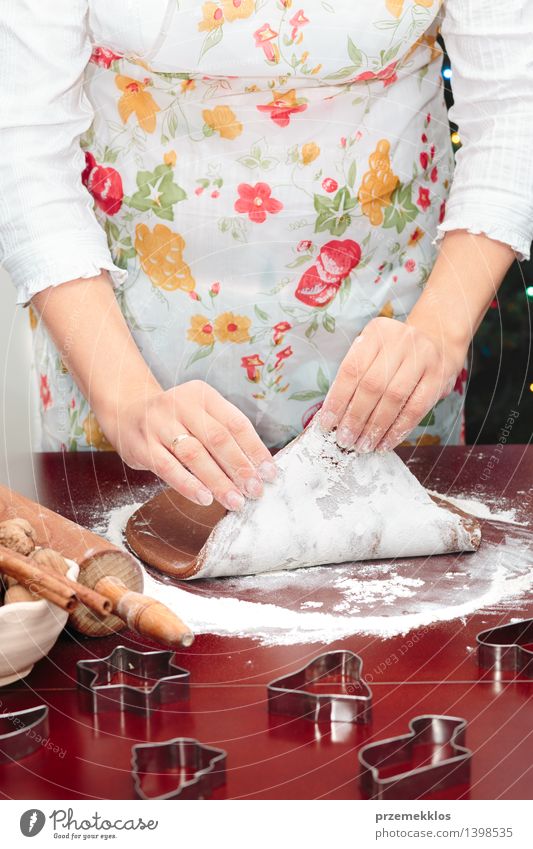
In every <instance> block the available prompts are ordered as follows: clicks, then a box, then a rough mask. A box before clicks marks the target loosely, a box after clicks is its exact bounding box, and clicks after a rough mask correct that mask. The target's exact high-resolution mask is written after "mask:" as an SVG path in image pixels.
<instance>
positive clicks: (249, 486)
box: [242, 478, 263, 498]
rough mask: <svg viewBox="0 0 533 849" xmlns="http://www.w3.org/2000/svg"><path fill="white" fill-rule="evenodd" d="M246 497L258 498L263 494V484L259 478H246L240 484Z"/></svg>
mask: <svg viewBox="0 0 533 849" xmlns="http://www.w3.org/2000/svg"><path fill="white" fill-rule="evenodd" d="M242 488H243V489H244V492H245V493H246V495H247V496H248V498H259V496H260V495H262V494H263V484H262V483H261V481H260V480H259V478H247V479H246V480H245V481H244V482H243V485H242Z"/></svg>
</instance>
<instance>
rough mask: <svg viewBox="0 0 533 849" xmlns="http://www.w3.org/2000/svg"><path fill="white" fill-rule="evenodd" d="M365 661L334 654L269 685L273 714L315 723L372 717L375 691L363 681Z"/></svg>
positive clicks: (343, 653)
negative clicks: (304, 718) (362, 674)
mask: <svg viewBox="0 0 533 849" xmlns="http://www.w3.org/2000/svg"><path fill="white" fill-rule="evenodd" d="M362 668H363V661H362V660H361V658H360V657H359V655H357V654H354V653H353V652H351V651H346V650H343V651H330V652H326V653H325V654H321V655H319V656H318V657H315V658H314V660H312V661H311V662H310V663H308V664H307V665H306V666H304V667H302V668H301V669H298V670H297V671H296V672H292V673H291V674H290V675H284V676H283V677H282V678H276V680H275V681H271V682H270V684H268V686H267V693H268V709H269V711H270V713H275V714H288V715H289V716H301V717H307V718H309V719H313V720H314V721H315V722H319V721H320V720H328V721H330V722H356V723H360V724H366V723H368V722H370V720H371V718H372V691H371V690H370V688H369V687H368V686H367V684H366V683H365V682H364V681H363V680H362V678H361V672H362Z"/></svg>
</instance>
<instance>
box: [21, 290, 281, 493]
mask: <svg viewBox="0 0 533 849" xmlns="http://www.w3.org/2000/svg"><path fill="white" fill-rule="evenodd" d="M32 303H33V305H34V307H35V308H36V309H37V310H38V312H39V313H40V315H41V317H42V319H43V321H44V322H45V324H46V326H47V328H48V330H49V332H50V334H51V335H52V338H53V339H54V341H55V343H56V345H57V348H58V350H59V353H60V356H61V359H62V361H63V362H64V363H65V364H66V365H67V366H68V369H69V371H70V373H71V375H72V376H73V378H74V379H75V381H76V383H77V384H78V386H79V387H80V389H81V391H82V392H83V394H84V395H85V397H86V398H87V399H88V401H89V404H90V406H91V408H92V409H93V410H94V413H95V415H96V417H97V419H98V422H99V424H100V426H101V427H102V429H103V431H104V433H105V435H106V436H107V438H108V439H109V440H110V442H111V443H112V444H113V446H114V447H115V448H116V449H117V451H119V452H120V454H121V456H122V458H123V459H124V461H125V462H126V463H127V464H128V465H129V466H131V467H132V468H136V469H150V470H151V471H153V472H155V473H156V474H157V475H159V477H161V478H163V480H164V481H166V483H168V484H169V485H170V486H171V487H173V488H174V489H176V490H177V491H178V492H180V493H181V494H182V495H184V496H185V497H186V498H189V499H190V500H191V501H195V502H196V503H197V504H202V505H205V506H208V505H209V504H211V502H212V501H213V497H214V498H216V499H217V501H220V503H221V504H223V505H224V507H226V508H227V509H228V510H239V509H240V508H241V507H242V506H243V505H244V496H247V497H249V498H258V497H259V496H260V495H261V492H262V490H263V481H271V480H273V479H274V477H275V476H276V467H275V465H274V463H273V462H272V456H271V454H270V452H269V451H268V449H267V448H266V447H265V446H264V445H263V443H262V442H261V440H260V439H259V437H258V435H257V433H256V432H255V430H254V428H253V426H252V425H251V424H250V422H249V421H248V419H247V418H246V416H245V415H243V413H241V412H240V411H239V410H238V409H237V407H234V406H233V404H230V403H229V401H226V400H225V399H224V398H223V397H222V396H221V395H219V393H218V392H216V390H215V389H213V388H212V387H211V386H208V385H207V384H206V383H203V382H202V381H200V380H192V381H190V382H189V383H183V384H182V385H181V386H177V387H175V388H174V389H169V390H168V391H167V392H164V391H163V389H162V388H161V386H160V385H159V383H158V381H157V380H156V379H155V377H154V375H153V374H152V372H151V371H150V369H149V368H148V366H147V364H146V363H145V361H144V360H143V358H142V356H141V353H140V351H139V349H138V348H137V345H136V344H135V341H134V339H133V337H132V335H131V333H130V331H129V328H128V326H127V324H126V322H125V320H124V317H123V315H122V314H121V312H120V309H119V307H118V303H117V300H116V298H115V295H114V293H113V289H112V287H111V285H110V282H109V279H108V278H107V275H106V274H100V275H98V276H97V277H94V278H82V279H78V280H71V281H70V282H68V283H63V284H62V285H61V286H56V287H53V288H51V289H45V290H44V291H43V292H40V293H39V294H38V295H36V296H35V297H34V298H33V300H32ZM184 437H186V438H184Z"/></svg>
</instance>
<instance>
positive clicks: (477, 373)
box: [442, 44, 533, 444]
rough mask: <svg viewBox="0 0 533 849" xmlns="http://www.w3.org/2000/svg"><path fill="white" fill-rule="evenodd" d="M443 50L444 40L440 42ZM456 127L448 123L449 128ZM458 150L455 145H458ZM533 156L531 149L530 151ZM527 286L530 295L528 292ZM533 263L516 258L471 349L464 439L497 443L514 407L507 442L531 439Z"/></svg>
mask: <svg viewBox="0 0 533 849" xmlns="http://www.w3.org/2000/svg"><path fill="white" fill-rule="evenodd" d="M442 46H443V48H444V44H442ZM448 73H450V62H449V59H448V57H447V56H446V54H445V56H444V62H443V76H444V84H445V88H446V101H447V103H448V106H451V105H452V103H453V95H452V86H453V75H452V77H451V79H447V74H448ZM455 130H457V127H456V126H455V125H454V124H451V125H450V132H453V131H455ZM455 147H456V149H458V148H457V146H455ZM532 155H533V151H532ZM528 287H529V295H528ZM532 314H533V262H532V261H529V262H522V263H519V262H515V263H513V265H512V267H511V269H510V271H509V273H508V274H507V276H506V278H505V280H504V282H503V284H502V286H501V288H500V290H499V293H498V297H497V298H496V299H495V300H494V301H493V302H492V304H491V306H490V308H489V310H488V312H487V315H486V316H485V318H484V320H483V323H482V324H481V327H480V328H479V330H478V332H477V334H476V336H475V338H474V342H473V344H472V348H471V367H470V376H469V381H468V392H467V397H466V408H465V417H466V441H467V443H469V444H472V443H476V442H479V443H487V444H493V443H497V442H498V441H499V438H500V437H501V430H502V428H504V427H505V422H506V421H507V420H508V418H509V415H510V413H511V411H518V412H519V413H520V415H519V417H518V418H516V419H515V422H514V425H513V428H512V430H511V433H510V435H509V436H508V437H506V438H507V441H508V442H523V443H524V442H525V443H528V442H530V441H531V437H532V431H533V369H532V364H531V357H532V350H531V348H532Z"/></svg>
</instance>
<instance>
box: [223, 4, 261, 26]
mask: <svg viewBox="0 0 533 849" xmlns="http://www.w3.org/2000/svg"><path fill="white" fill-rule="evenodd" d="M222 8H223V10H224V18H225V19H226V20H227V21H228V23H232V21H236V20H238V19H239V18H249V17H250V15H253V13H254V11H255V0H222Z"/></svg>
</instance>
